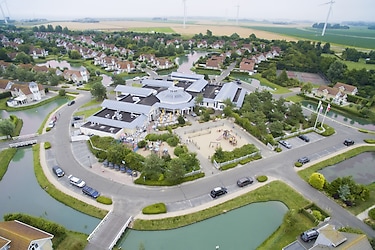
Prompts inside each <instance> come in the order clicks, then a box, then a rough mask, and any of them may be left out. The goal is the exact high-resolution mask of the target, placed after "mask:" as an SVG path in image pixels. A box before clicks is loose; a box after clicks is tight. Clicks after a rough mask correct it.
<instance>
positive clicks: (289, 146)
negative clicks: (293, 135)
mask: <svg viewBox="0 0 375 250" xmlns="http://www.w3.org/2000/svg"><path fill="white" fill-rule="evenodd" d="M279 143H280V144H281V145H283V146H284V147H286V148H289V149H290V148H292V145H291V144H290V143H289V142H287V141H284V140H281V141H279Z"/></svg>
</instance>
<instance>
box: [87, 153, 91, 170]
mask: <svg viewBox="0 0 375 250" xmlns="http://www.w3.org/2000/svg"><path fill="white" fill-rule="evenodd" d="M87 158H88V159H89V164H90V165H89V167H90V168H92V165H91V160H90V156H89V155H88V156H87Z"/></svg>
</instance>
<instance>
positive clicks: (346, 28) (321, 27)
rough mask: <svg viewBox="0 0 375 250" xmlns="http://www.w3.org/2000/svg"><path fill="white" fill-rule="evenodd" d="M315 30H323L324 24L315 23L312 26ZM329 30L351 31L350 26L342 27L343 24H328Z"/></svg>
mask: <svg viewBox="0 0 375 250" xmlns="http://www.w3.org/2000/svg"><path fill="white" fill-rule="evenodd" d="M312 27H313V28H315V29H323V28H324V23H314V24H313V25H312ZM326 28H327V29H342V30H348V29H350V27H349V26H347V25H341V24H338V23H337V24H330V23H327V27H326Z"/></svg>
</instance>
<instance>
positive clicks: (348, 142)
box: [344, 139, 354, 146]
mask: <svg viewBox="0 0 375 250" xmlns="http://www.w3.org/2000/svg"><path fill="white" fill-rule="evenodd" d="M353 144H354V141H353V140H352V139H346V140H345V141H344V145H345V146H351V145H353Z"/></svg>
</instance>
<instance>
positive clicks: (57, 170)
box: [52, 166, 65, 177]
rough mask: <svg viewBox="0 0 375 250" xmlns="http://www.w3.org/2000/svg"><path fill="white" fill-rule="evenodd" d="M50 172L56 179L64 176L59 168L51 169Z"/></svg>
mask: <svg viewBox="0 0 375 250" xmlns="http://www.w3.org/2000/svg"><path fill="white" fill-rule="evenodd" d="M52 171H53V172H54V173H55V175H56V176H57V177H63V176H64V175H65V172H64V170H62V169H61V168H60V167H59V166H54V167H52Z"/></svg>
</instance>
